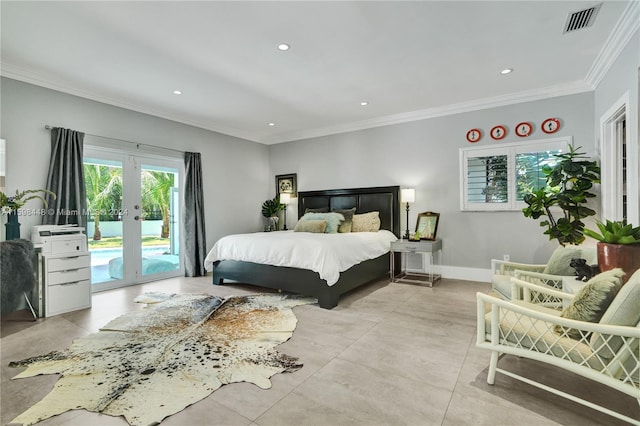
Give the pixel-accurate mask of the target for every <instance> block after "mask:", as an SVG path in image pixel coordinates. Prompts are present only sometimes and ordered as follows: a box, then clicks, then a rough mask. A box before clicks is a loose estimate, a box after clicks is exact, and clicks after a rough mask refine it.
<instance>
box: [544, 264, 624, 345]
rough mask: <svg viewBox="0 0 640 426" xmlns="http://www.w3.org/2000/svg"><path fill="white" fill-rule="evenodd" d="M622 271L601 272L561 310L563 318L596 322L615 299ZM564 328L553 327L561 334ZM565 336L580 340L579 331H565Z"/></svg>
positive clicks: (620, 283) (618, 269)
mask: <svg viewBox="0 0 640 426" xmlns="http://www.w3.org/2000/svg"><path fill="white" fill-rule="evenodd" d="M623 275H624V271H623V270H622V269H620V268H616V269H611V270H609V271H605V272H602V273H600V274H598V275H596V276H595V277H593V278H591V279H590V280H589V281H587V283H586V284H585V285H584V286H583V287H582V288H581V289H580V290H578V292H577V293H576V295H575V296H574V298H573V300H571V303H569V305H568V306H567V307H566V308H564V309H563V310H562V313H561V314H560V316H561V317H563V318H569V319H574V320H578V321H585V322H598V321H600V318H602V315H603V314H604V312H605V311H606V310H607V308H608V307H609V305H610V304H611V301H612V300H613V299H614V298H615V297H616V294H617V293H618V290H620V286H622V276H623ZM563 330H564V327H561V326H555V331H556V332H557V333H562V332H563ZM566 332H567V335H568V336H569V337H571V338H574V339H580V338H581V335H580V330H575V329H567V330H566Z"/></svg>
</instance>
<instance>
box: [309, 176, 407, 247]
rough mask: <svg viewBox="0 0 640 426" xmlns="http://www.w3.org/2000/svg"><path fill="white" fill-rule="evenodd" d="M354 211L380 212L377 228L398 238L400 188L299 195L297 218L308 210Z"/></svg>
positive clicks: (375, 188)
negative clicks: (353, 208) (324, 208)
mask: <svg viewBox="0 0 640 426" xmlns="http://www.w3.org/2000/svg"><path fill="white" fill-rule="evenodd" d="M321 207H328V208H329V210H331V209H350V208H352V207H355V208H356V214H360V213H368V212H372V211H379V212H380V228H381V229H387V230H389V231H391V232H393V233H394V234H395V235H396V236H397V237H400V232H401V231H400V187H399V186H379V187H373V188H352V189H328V190H324V191H298V218H300V217H302V216H303V215H304V212H305V210H306V209H307V208H310V209H317V208H321Z"/></svg>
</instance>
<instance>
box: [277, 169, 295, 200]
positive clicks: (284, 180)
mask: <svg viewBox="0 0 640 426" xmlns="http://www.w3.org/2000/svg"><path fill="white" fill-rule="evenodd" d="M282 193H287V194H290V195H291V197H292V198H295V197H297V196H298V184H297V175H296V173H289V174H287V175H277V176H276V195H280V194H282Z"/></svg>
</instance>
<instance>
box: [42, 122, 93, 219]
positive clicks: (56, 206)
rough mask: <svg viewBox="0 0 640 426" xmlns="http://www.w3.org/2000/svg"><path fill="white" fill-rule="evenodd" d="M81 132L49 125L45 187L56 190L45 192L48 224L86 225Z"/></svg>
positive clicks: (82, 138)
mask: <svg viewBox="0 0 640 426" xmlns="http://www.w3.org/2000/svg"><path fill="white" fill-rule="evenodd" d="M83 141H84V133H82V132H78V131H76V130H71V129H62V128H60V127H53V128H52V129H51V160H50V162H49V174H48V176H47V187H46V189H48V190H49V191H51V192H53V193H54V194H56V198H55V199H54V198H53V197H52V196H51V195H48V194H47V195H46V196H45V200H46V201H47V206H48V209H47V213H46V214H45V215H44V218H43V220H42V223H44V224H47V225H66V224H77V225H79V226H85V227H86V226H87V216H86V214H85V213H86V211H87V196H86V191H85V188H84V166H83V159H82V151H83Z"/></svg>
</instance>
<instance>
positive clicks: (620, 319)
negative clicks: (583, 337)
mask: <svg viewBox="0 0 640 426" xmlns="http://www.w3.org/2000/svg"><path fill="white" fill-rule="evenodd" d="M639 322H640V269H638V270H637V271H636V272H635V273H634V274H633V275H632V276H631V278H629V281H627V282H626V283H625V285H623V286H622V288H621V289H620V291H619V292H618V294H617V295H616V297H615V299H613V302H611V304H610V305H609V307H608V308H607V310H606V311H605V313H604V315H602V318H600V324H607V325H623V326H627V327H635V326H636V325H637V324H638V323H639ZM622 343H623V341H622V338H621V337H615V336H614V337H612V336H611V335H604V336H603V335H602V334H600V333H593V336H591V345H592V346H593V347H594V348H597V350H598V355H600V356H602V357H604V358H612V357H613V356H614V352H617V351H618V349H620V347H621V346H622Z"/></svg>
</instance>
